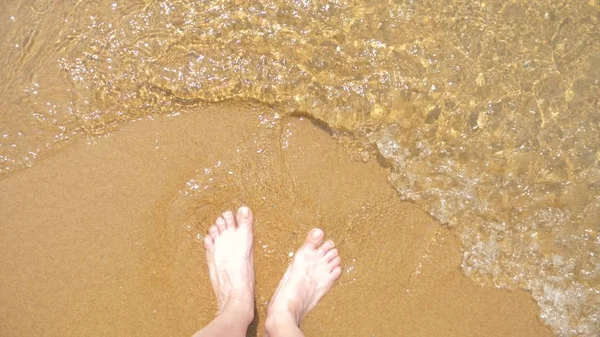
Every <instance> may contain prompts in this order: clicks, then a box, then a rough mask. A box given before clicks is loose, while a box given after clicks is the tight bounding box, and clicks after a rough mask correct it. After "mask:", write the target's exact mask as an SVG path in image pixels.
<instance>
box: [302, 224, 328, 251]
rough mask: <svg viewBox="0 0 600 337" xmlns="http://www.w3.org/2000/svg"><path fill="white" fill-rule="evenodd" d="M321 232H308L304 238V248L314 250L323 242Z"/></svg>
mask: <svg viewBox="0 0 600 337" xmlns="http://www.w3.org/2000/svg"><path fill="white" fill-rule="evenodd" d="M323 236H324V233H323V230H321V229H320V228H314V229H313V230H311V231H310V232H308V236H307V237H306V241H305V242H304V247H307V248H311V249H316V248H317V246H318V245H320V244H321V242H323Z"/></svg>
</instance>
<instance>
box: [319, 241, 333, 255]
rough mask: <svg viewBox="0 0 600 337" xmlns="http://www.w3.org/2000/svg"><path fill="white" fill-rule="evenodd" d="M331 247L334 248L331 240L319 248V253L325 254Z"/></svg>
mask: <svg viewBox="0 0 600 337" xmlns="http://www.w3.org/2000/svg"><path fill="white" fill-rule="evenodd" d="M333 247H335V243H333V241H331V240H327V241H325V243H324V244H323V245H322V246H321V247H319V251H320V252H321V254H325V253H327V252H329V251H330V250H331V249H332V248H333Z"/></svg>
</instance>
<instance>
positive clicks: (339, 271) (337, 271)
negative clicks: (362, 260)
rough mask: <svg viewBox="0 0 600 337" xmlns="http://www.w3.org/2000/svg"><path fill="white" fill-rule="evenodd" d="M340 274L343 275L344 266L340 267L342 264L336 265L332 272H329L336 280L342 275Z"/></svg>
mask: <svg viewBox="0 0 600 337" xmlns="http://www.w3.org/2000/svg"><path fill="white" fill-rule="evenodd" d="M340 275H342V267H340V266H337V267H335V268H334V269H333V270H332V271H331V274H329V276H331V279H332V280H336V279H337V278H338V277H340Z"/></svg>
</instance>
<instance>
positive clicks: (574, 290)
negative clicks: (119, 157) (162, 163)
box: [0, 0, 600, 336]
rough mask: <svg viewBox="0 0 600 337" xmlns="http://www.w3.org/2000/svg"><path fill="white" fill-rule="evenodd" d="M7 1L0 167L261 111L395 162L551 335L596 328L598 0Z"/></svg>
mask: <svg viewBox="0 0 600 337" xmlns="http://www.w3.org/2000/svg"><path fill="white" fill-rule="evenodd" d="M0 8H1V11H0V12H1V13H3V16H2V17H1V18H0V28H1V29H0V37H1V41H0V43H2V44H3V45H2V50H4V51H5V52H4V53H3V55H2V56H0V64H1V65H2V66H1V67H0V78H2V79H3V81H2V83H1V84H0V93H1V95H2V97H3V100H2V101H1V102H0V111H2V114H0V174H10V172H11V171H15V170H19V169H22V168H24V167H27V166H32V165H34V164H35V161H36V160H37V159H38V158H39V157H43V156H47V155H49V154H51V153H52V152H53V151H55V150H57V149H59V148H61V147H63V146H65V145H66V144H68V143H69V141H70V140H71V139H73V138H74V137H77V136H85V135H94V134H103V133H107V132H110V131H113V130H116V129H118V128H119V127H120V126H121V125H122V124H123V123H124V122H126V121H129V120H133V119H137V118H139V117H146V116H156V115H162V114H177V113H178V112H179V111H181V110H184V109H187V108H189V107H194V106H203V105H206V104H209V103H211V102H217V101H224V100H257V101H260V102H262V103H266V104H269V105H272V106H273V107H274V108H275V110H276V111H277V112H276V113H275V114H274V115H273V116H272V118H275V119H276V118H277V116H285V115H291V114H292V115H307V116H311V117H312V118H314V119H316V120H319V121H321V122H323V123H324V124H325V125H327V126H328V127H329V128H331V129H332V132H333V134H334V135H335V136H336V137H337V138H338V139H339V141H340V142H341V143H343V144H344V145H346V146H347V149H348V151H350V152H351V153H352V154H353V156H355V158H356V159H359V160H366V159H368V158H373V157H376V156H377V157H379V158H380V160H381V161H382V163H384V164H385V165H389V167H390V176H389V180H390V183H391V184H392V185H393V186H394V187H395V188H396V190H397V191H398V194H399V196H400V197H401V198H402V199H404V200H410V201H414V202H415V203H416V205H418V206H419V207H420V208H422V209H423V210H426V211H427V212H429V213H430V214H431V215H432V216H434V217H435V218H437V219H439V220H440V221H441V222H442V223H444V224H446V225H448V226H453V227H456V228H457V231H458V232H459V233H461V239H462V242H463V250H464V253H463V263H462V267H463V271H464V273H465V274H466V275H468V276H469V277H471V279H473V280H474V281H475V282H478V283H481V284H488V285H494V286H496V287H500V288H514V287H520V288H523V289H526V290H529V291H531V293H532V295H533V297H534V299H535V300H536V301H537V303H538V306H539V308H540V316H541V318H542V320H543V321H544V322H545V323H546V324H548V325H549V326H550V327H551V328H552V329H553V331H554V332H555V333H556V334H557V335H562V336H575V335H582V336H597V335H598V333H600V235H599V231H600V222H599V221H600V220H599V219H600V154H599V152H598V150H599V146H600V103H599V100H600V98H599V97H600V31H599V29H598V27H599V26H600V22H599V20H600V3H598V1H597V0H591V1H587V2H583V1H582V2H578V3H574V2H566V1H561V2H553V3H552V4H541V3H535V2H534V3H532V2H526V1H515V2H504V1H492V2H489V3H487V2H486V3H484V2H467V1H454V2H451V3H445V4H443V5H440V4H439V3H436V2H416V1H406V2H400V1H399V2H393V1H392V2H388V3H383V2H376V1H372V2H366V1H365V2H352V1H348V2H343V1H332V2H321V3H314V2H310V1H295V2H293V3H291V2H290V3H288V2H283V1H281V2H277V1H257V2H255V3H252V4H248V3H245V2H223V1H202V2H193V3H192V2H186V1H71V2H68V1H60V2H59V1H48V0H37V1H21V2H19V1H11V2H8V3H3V4H1V5H0ZM268 124H269V121H268V120H265V127H268ZM283 145H285V143H283ZM191 186H193V182H192V183H191Z"/></svg>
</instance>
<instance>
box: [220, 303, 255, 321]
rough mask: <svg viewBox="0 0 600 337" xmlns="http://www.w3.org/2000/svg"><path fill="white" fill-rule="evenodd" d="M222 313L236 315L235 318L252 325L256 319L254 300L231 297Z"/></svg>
mask: <svg viewBox="0 0 600 337" xmlns="http://www.w3.org/2000/svg"><path fill="white" fill-rule="evenodd" d="M219 314H220V315H227V316H231V317H235V320H237V321H240V320H242V321H243V322H244V323H246V324H247V325H250V323H252V321H253V320H254V302H253V301H248V300H241V299H230V300H229V301H228V302H227V303H226V304H225V305H224V306H223V309H222V310H221V312H220V313H219Z"/></svg>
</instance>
